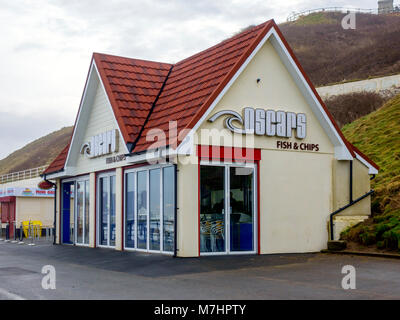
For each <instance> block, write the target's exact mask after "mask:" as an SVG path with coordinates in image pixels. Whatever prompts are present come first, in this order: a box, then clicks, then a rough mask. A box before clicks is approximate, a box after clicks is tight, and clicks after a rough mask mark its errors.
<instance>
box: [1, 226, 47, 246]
mask: <svg viewBox="0 0 400 320" xmlns="http://www.w3.org/2000/svg"><path fill="white" fill-rule="evenodd" d="M53 239H54V227H53V226H42V225H40V224H33V223H31V222H29V224H28V225H27V226H25V227H24V226H23V225H22V223H21V225H20V226H19V228H17V226H16V223H15V222H10V223H9V222H7V223H6V224H5V226H4V227H1V228H0V241H3V242H6V243H7V242H9V243H18V244H27V245H29V246H33V245H35V244H40V243H46V242H52V241H53Z"/></svg>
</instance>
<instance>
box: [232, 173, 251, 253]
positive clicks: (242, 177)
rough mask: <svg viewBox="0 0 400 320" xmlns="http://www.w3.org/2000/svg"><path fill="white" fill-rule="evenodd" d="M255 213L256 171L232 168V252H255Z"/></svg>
mask: <svg viewBox="0 0 400 320" xmlns="http://www.w3.org/2000/svg"><path fill="white" fill-rule="evenodd" d="M254 211H255V210H254V169H253V168H246V167H245V168H243V167H230V168H229V222H230V237H229V238H230V251H232V252H240V251H254V233H255V232H254V231H255V230H254V225H255V224H254V220H255V219H254Z"/></svg>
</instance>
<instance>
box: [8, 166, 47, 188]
mask: <svg viewBox="0 0 400 320" xmlns="http://www.w3.org/2000/svg"><path fill="white" fill-rule="evenodd" d="M46 168H47V166H42V167H38V168H32V169H27V170H24V171H19V172H12V173H7V174H3V175H1V176H0V184H3V183H8V182H14V181H19V180H26V179H32V178H36V177H39V176H40V175H41V174H42V173H43V171H44V170H45V169H46Z"/></svg>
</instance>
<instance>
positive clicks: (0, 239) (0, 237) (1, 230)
mask: <svg viewBox="0 0 400 320" xmlns="http://www.w3.org/2000/svg"><path fill="white" fill-rule="evenodd" d="M0 241H3V224H2V223H1V221H0Z"/></svg>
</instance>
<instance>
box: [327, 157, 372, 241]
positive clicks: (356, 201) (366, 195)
mask: <svg viewBox="0 0 400 320" xmlns="http://www.w3.org/2000/svg"><path fill="white" fill-rule="evenodd" d="M374 177H375V175H374V176H373V177H372V178H371V180H372V179H373V178H374ZM349 186H350V202H349V203H348V204H347V205H345V206H344V207H342V208H339V209H338V210H336V211H334V212H332V213H331V214H330V216H329V224H330V229H331V237H330V238H331V241H333V240H334V232H333V217H334V216H336V215H337V214H339V213H340V212H342V211H343V210H346V209H347V208H350V207H351V206H353V205H354V204H356V203H358V202H360V201H361V200H363V199H365V198H366V197H369V196H370V195H372V194H373V193H374V192H375V191H374V190H370V191H369V192H367V193H366V194H364V195H363V196H361V197H359V198H357V199H356V200H353V161H350V183H349Z"/></svg>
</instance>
